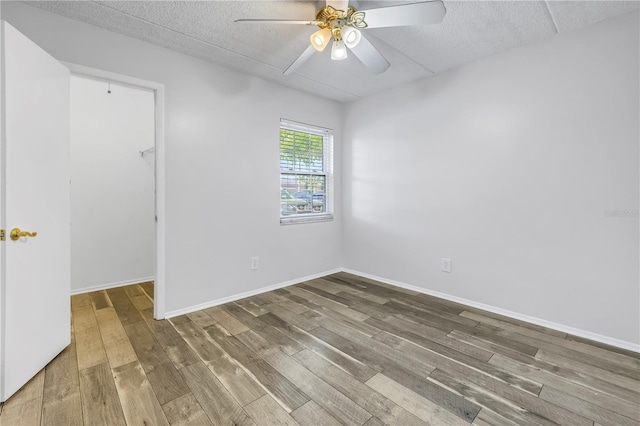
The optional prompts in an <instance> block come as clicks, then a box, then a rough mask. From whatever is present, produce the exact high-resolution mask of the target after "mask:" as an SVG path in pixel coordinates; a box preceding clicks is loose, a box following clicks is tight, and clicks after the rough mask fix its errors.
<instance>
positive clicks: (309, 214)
mask: <svg viewBox="0 0 640 426" xmlns="http://www.w3.org/2000/svg"><path fill="white" fill-rule="evenodd" d="M332 166H333V132H332V131H331V130H328V129H323V128H320V127H314V126H309V125H307V124H301V123H296V122H293V121H288V120H280V223H282V224H287V223H298V222H315V221H321V220H331V219H333V216H332V213H333V209H332V207H333V206H332V196H333V194H332V192H333V182H332V177H333V176H332Z"/></svg>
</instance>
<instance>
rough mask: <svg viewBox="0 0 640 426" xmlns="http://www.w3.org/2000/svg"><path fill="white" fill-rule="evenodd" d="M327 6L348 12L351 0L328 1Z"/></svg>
mask: <svg viewBox="0 0 640 426" xmlns="http://www.w3.org/2000/svg"><path fill="white" fill-rule="evenodd" d="M327 6H331V7H333V8H334V9H335V10H343V11H346V10H347V7H349V0H327Z"/></svg>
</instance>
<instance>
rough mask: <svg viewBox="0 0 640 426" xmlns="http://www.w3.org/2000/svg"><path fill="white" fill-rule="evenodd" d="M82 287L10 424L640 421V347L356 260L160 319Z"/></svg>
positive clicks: (8, 406) (5, 412)
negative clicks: (379, 271) (495, 307)
mask: <svg viewBox="0 0 640 426" xmlns="http://www.w3.org/2000/svg"><path fill="white" fill-rule="evenodd" d="M152 298H153V284H152V283H143V284H140V285H133V286H128V287H121V288H116V289H110V290H106V291H98V292H93V293H90V294H83V295H78V296H73V297H72V299H71V301H72V333H71V335H72V343H71V345H70V346H69V347H68V348H67V349H66V350H65V351H64V352H62V353H61V354H60V355H59V356H58V357H57V358H56V359H55V360H54V361H52V362H51V363H50V364H49V365H48V366H47V367H46V368H45V369H44V370H42V371H41V372H40V373H39V374H38V375H37V376H36V377H34V378H33V379H32V380H31V381H30V382H29V383H28V384H27V385H25V386H24V387H23V388H22V389H21V390H20V391H19V392H18V393H17V394H15V395H14V396H13V397H12V398H11V399H9V400H8V401H7V402H6V403H4V404H3V405H0V424H2V425H4V426H9V425H38V424H43V425H66V424H73V425H75V424H86V425H124V424H129V425H140V424H145V425H166V424H171V425H183V424H194V425H212V424H213V425H296V424H299V425H319V426H330V425H338V424H353V425H366V426H376V425H381V424H388V425H401V426H404V425H418V424H433V425H457V424H469V423H473V424H474V425H549V424H563V425H592V426H595V425H639V419H640V406H639V403H640V357H639V356H638V354H636V353H633V352H629V351H625V350H622V349H617V348H612V347H608V346H605V345H602V344H599V343H594V342H589V341H586V340H584V339H581V338H578V337H574V336H569V335H565V334H564V333H561V332H557V331H553V330H549V329H545V328H542V327H539V326H536V325H532V324H528V323H524V322H520V321H517V320H512V319H508V318H505V317H501V316H498V315H495V314H492V313H488V312H485V311H481V310H478V309H473V308H469V307H466V306H463V305H459V304H456V303H452V302H449V301H445V300H441V299H437V298H434V297H430V296H426V295H422V294H417V293H415V292H413V291H409V290H404V289H399V288H396V287H392V286H389V285H386V284H382V283H379V282H375V281H371V280H368V279H365V278H360V277H357V276H354V275H349V274H346V273H340V274H335V275H332V276H328V277H325V278H323V279H316V280H312V281H308V282H305V283H302V284H299V285H296V286H291V287H287V288H284V289H280V290H275V291H272V292H269V293H265V294H261V295H259V296H254V297H249V298H246V299H243V300H240V301H237V302H235V303H228V304H226V305H222V306H218V307H214V308H209V309H205V310H203V311H198V312H194V313H192V314H188V315H184V316H180V317H176V318H172V319H171V320H165V321H154V320H153V317H152V311H153V309H152V308H153V302H152Z"/></svg>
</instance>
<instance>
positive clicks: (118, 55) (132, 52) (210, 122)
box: [1, 1, 342, 311]
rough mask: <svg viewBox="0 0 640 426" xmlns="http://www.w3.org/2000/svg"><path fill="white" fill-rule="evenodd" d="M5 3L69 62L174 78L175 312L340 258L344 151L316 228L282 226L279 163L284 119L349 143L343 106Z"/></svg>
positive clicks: (169, 200) (9, 14) (170, 281)
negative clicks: (255, 266)
mask: <svg viewBox="0 0 640 426" xmlns="http://www.w3.org/2000/svg"><path fill="white" fill-rule="evenodd" d="M1 7H2V16H3V19H5V20H7V21H8V22H9V23H11V24H12V25H14V26H15V27H16V28H17V29H18V30H20V31H21V32H23V33H24V34H25V35H27V36H28V37H29V38H31V39H32V40H33V41H35V42H36V43H38V44H39V45H40V46H42V47H43V48H44V49H46V50H47V51H48V52H49V53H51V54H52V55H53V56H54V57H56V58H58V59H60V60H63V61H68V62H72V63H77V64H81V65H85V66H90V67H94V68H99V69H102V70H106V71H112V72H116V73H120V74H124V75H128V76H132V77H137V78H141V79H145V80H151V81H155V82H158V83H162V84H164V85H165V138H166V164H165V167H166V257H167V265H166V279H167V292H166V309H167V311H174V310H178V309H181V308H185V307H189V306H193V305H196V304H198V303H203V302H206V301H210V300H215V299H219V298H223V297H227V296H231V295H234V294H238V293H241V292H244V291H251V290H254V289H258V288H261V287H264V286H267V285H273V284H277V283H281V282H285V281H288V280H294V279H297V278H301V277H305V276H308V275H312V274H316V273H321V272H323V271H327V270H332V269H334V268H337V267H339V266H340V265H341V257H342V253H341V248H342V245H341V230H342V227H341V215H340V214H339V212H340V211H341V210H340V209H341V205H340V200H341V193H340V188H341V182H342V179H341V176H340V173H339V171H340V170H341V164H340V157H339V156H336V162H335V168H336V171H337V172H336V179H335V187H336V197H335V199H336V205H335V210H336V212H337V213H338V214H336V219H335V220H334V221H333V222H326V223H316V224H305V225H292V226H280V224H279V211H280V210H279V207H280V205H279V188H280V187H279V163H278V160H279V147H278V140H279V137H278V135H279V124H280V118H283V117H284V118H288V119H291V120H296V121H301V122H306V123H311V124H316V125H319V126H322V127H328V128H332V129H334V131H335V138H334V141H335V146H336V150H337V151H340V150H341V134H342V129H341V114H342V108H341V107H340V105H339V104H337V103H335V102H331V101H326V100H321V99H318V98H317V97H314V96H311V95H307V94H303V93H301V92H298V91H295V90H292V89H288V88H285V87H282V86H279V85H276V84H273V83H270V82H266V81H264V80H261V79H258V78H255V77H250V76H247V75H243V74H240V73H237V72H234V71H232V70H229V69H225V68H223V67H220V66H217V65H214V64H210V63H207V62H204V61H201V60H198V59H195V58H192V57H189V56H186V55H182V54H179V53H176V52H173V51H170V50H167V49H164V48H160V47H158V46H154V45H152V44H149V43H146V42H143V41H140V40H136V39H132V38H129V37H126V36H122V35H118V34H115V33H112V32H109V31H105V30H103V29H100V28H97V27H93V26H90V25H86V24H82V23H80V22H76V21H73V20H70V19H67V18H64V17H61V16H57V15H54V14H50V13H48V12H44V11H42V10H39V9H36V8H32V7H30V6H27V5H25V4H20V3H12V2H4V1H3V2H2V5H1ZM308 242H313V243H314V244H315V246H316V247H318V249H319V250H318V251H317V253H316V254H314V255H313V256H309V255H308V253H309V250H308V246H306V245H305V244H308ZM303 247H305V249H304V250H303V249H302V248H303ZM251 256H260V269H259V270H258V271H251V270H250V269H249V267H250V257H251Z"/></svg>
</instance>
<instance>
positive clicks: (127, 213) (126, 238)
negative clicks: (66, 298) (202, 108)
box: [71, 76, 155, 292]
mask: <svg viewBox="0 0 640 426" xmlns="http://www.w3.org/2000/svg"><path fill="white" fill-rule="evenodd" d="M107 88H108V85H107V83H106V82H104V81H98V80H93V79H87V78H82V77H76V76H72V77H71V291H72V292H80V291H83V290H88V289H90V288H93V287H99V286H109V285H111V286H112V285H114V284H116V285H117V284H119V283H124V282H128V283H131V282H140V281H145V280H148V279H149V278H152V277H153V274H154V262H155V260H154V253H155V219H154V214H155V201H154V190H155V188H154V175H153V163H152V162H150V161H149V156H148V155H147V156H145V158H142V157H141V156H140V151H144V150H146V149H148V148H151V147H153V146H154V143H155V136H154V130H155V118H154V115H155V106H154V94H153V92H152V91H150V90H140V89H135V88H131V87H126V86H121V85H117V84H111V94H108V93H107ZM151 157H153V155H151ZM151 159H152V158H151Z"/></svg>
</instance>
